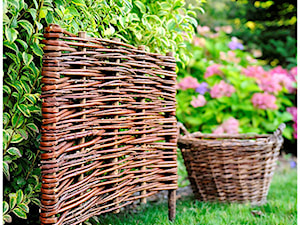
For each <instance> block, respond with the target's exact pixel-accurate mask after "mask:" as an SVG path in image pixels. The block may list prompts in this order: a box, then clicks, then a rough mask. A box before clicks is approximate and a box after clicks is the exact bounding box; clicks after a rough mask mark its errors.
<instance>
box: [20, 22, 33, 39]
mask: <svg viewBox="0 0 300 225" xmlns="http://www.w3.org/2000/svg"><path fill="white" fill-rule="evenodd" d="M18 24H19V25H21V26H22V27H23V28H24V29H25V30H26V32H27V35H29V36H30V35H32V33H33V26H32V24H31V23H30V22H29V21H28V20H19V22H18Z"/></svg>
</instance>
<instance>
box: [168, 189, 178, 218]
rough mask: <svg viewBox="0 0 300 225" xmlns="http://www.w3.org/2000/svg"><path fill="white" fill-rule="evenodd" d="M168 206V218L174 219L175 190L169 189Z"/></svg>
mask: <svg viewBox="0 0 300 225" xmlns="http://www.w3.org/2000/svg"><path fill="white" fill-rule="evenodd" d="M168 208H169V220H171V221H174V220H175V216H176V190H169V192H168Z"/></svg>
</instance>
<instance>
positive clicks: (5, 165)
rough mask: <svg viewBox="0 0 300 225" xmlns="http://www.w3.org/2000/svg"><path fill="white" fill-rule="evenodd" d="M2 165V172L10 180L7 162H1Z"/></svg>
mask: <svg viewBox="0 0 300 225" xmlns="http://www.w3.org/2000/svg"><path fill="white" fill-rule="evenodd" d="M2 165H3V173H4V175H5V176H6V178H7V180H10V174H9V165H8V163H7V162H2Z"/></svg>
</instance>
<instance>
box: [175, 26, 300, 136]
mask: <svg viewBox="0 0 300 225" xmlns="http://www.w3.org/2000/svg"><path fill="white" fill-rule="evenodd" d="M215 30H217V32H215V33H214V32H213V31H212V29H210V28H209V27H200V26H199V27H198V29H197V31H198V35H197V36H195V37H194V41H193V44H189V45H188V50H189V51H190V52H192V53H193V56H194V58H193V59H192V60H191V61H190V63H189V64H188V65H187V66H186V68H185V69H183V68H180V70H179V73H178V74H179V76H178V93H177V101H178V107H177V117H178V120H179V121H181V122H183V123H184V124H185V125H186V127H187V128H188V129H190V131H201V132H203V133H211V132H213V133H216V134H220V133H229V134H236V133H252V132H255V133H270V132H273V131H274V130H275V129H276V128H277V127H278V126H279V124H280V123H282V122H285V123H286V124H287V128H286V129H285V130H284V133H283V135H284V136H285V137H286V138H288V139H290V140H291V139H293V138H297V132H296V127H297V116H296V115H297V111H296V107H295V106H294V102H295V98H296V92H297V89H296V76H297V68H296V67H294V68H292V69H291V70H286V69H284V68H282V67H281V66H277V67H275V68H270V67H268V66H267V65H263V61H261V60H257V59H255V57H254V55H253V53H255V54H256V55H257V56H258V57H259V54H258V51H257V50H255V49H254V50H253V49H247V46H246V45H245V44H244V43H242V42H241V41H240V40H238V39H237V38H232V39H230V38H229V37H228V36H227V33H230V31H231V30H232V29H230V27H228V26H226V27H218V28H216V29H215ZM200 40H201V41H200ZM247 50H249V51H247ZM250 52H251V53H250Z"/></svg>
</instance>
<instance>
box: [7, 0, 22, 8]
mask: <svg viewBox="0 0 300 225" xmlns="http://www.w3.org/2000/svg"><path fill="white" fill-rule="evenodd" d="M9 4H10V5H12V6H13V7H14V8H15V9H16V10H19V9H20V4H19V1H18V0H10V1H9Z"/></svg>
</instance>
